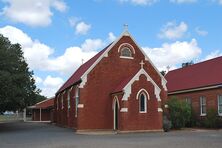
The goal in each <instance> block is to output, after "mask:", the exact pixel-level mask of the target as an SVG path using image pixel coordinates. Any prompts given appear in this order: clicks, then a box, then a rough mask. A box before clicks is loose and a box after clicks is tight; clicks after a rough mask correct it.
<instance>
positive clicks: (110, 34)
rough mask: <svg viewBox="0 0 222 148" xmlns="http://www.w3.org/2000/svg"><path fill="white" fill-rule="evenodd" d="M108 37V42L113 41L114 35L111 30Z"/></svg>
mask: <svg viewBox="0 0 222 148" xmlns="http://www.w3.org/2000/svg"><path fill="white" fill-rule="evenodd" d="M108 39H109V41H110V42H113V41H114V40H115V39H116V36H115V35H114V34H113V33H112V32H110V33H109V37H108Z"/></svg>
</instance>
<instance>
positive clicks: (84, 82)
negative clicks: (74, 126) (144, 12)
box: [80, 31, 167, 88]
mask: <svg viewBox="0 0 222 148" xmlns="http://www.w3.org/2000/svg"><path fill="white" fill-rule="evenodd" d="M123 36H129V37H130V38H131V39H132V40H133V42H134V43H135V44H136V46H137V47H138V48H139V50H141V52H142V53H143V55H144V57H145V60H147V61H149V62H150V64H151V65H152V66H153V67H154V69H155V70H156V72H157V73H158V74H159V76H160V77H161V79H163V80H162V81H163V82H165V84H166V83H167V81H166V79H165V78H164V77H163V75H162V74H161V73H160V72H159V70H158V69H157V68H156V67H155V66H154V64H153V62H152V61H151V60H150V59H149V57H148V56H147V55H146V54H145V52H144V51H143V50H142V48H140V47H139V46H138V44H137V43H136V41H135V40H134V38H133V37H132V36H131V35H130V33H129V32H128V31H124V32H123V33H122V34H121V35H120V36H119V37H118V38H117V39H116V40H115V41H114V42H113V43H112V44H111V45H110V46H109V47H108V49H106V51H104V53H103V54H102V55H101V56H100V57H99V58H98V59H97V60H96V61H95V62H94V63H93V64H92V65H91V66H90V68H89V69H87V71H86V72H85V73H84V74H83V75H82V76H81V79H82V82H81V84H80V88H83V87H84V85H85V84H86V82H87V75H88V74H89V72H90V71H91V70H92V69H93V68H94V67H95V66H96V65H97V64H98V63H99V62H100V61H101V60H102V58H103V57H107V56H108V52H109V51H110V50H111V49H112V48H113V46H115V45H116V43H117V42H119V40H120V39H121V38H122V37H123ZM162 85H163V87H165V86H164V83H162Z"/></svg>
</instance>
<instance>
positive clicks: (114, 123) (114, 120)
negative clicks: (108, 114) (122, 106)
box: [113, 96, 119, 130]
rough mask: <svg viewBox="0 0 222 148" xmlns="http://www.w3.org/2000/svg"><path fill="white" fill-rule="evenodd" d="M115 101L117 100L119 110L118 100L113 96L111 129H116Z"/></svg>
mask: <svg viewBox="0 0 222 148" xmlns="http://www.w3.org/2000/svg"><path fill="white" fill-rule="evenodd" d="M116 102H117V106H118V110H119V101H118V97H117V96H115V97H114V101H113V130H117V129H116ZM118 116H119V115H118Z"/></svg>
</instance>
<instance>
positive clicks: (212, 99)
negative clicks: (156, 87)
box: [169, 88, 222, 117]
mask: <svg viewBox="0 0 222 148" xmlns="http://www.w3.org/2000/svg"><path fill="white" fill-rule="evenodd" d="M218 95H222V88H217V89H210V90H202V91H195V92H189V93H182V94H175V95H169V98H170V97H173V96H176V97H177V98H178V99H180V100H185V98H190V99H191V102H192V107H193V109H194V111H195V113H196V115H197V117H200V97H201V96H204V97H206V108H207V109H210V108H214V109H215V110H216V111H217V110H218V101H217V96H218Z"/></svg>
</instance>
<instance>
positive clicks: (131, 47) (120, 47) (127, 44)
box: [118, 43, 136, 54]
mask: <svg viewBox="0 0 222 148" xmlns="http://www.w3.org/2000/svg"><path fill="white" fill-rule="evenodd" d="M124 45H126V46H129V47H130V49H132V50H133V54H135V53H136V52H135V49H134V47H133V46H132V45H130V44H129V43H122V44H121V45H120V46H119V48H118V52H120V50H121V49H122V47H123V46H124Z"/></svg>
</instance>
